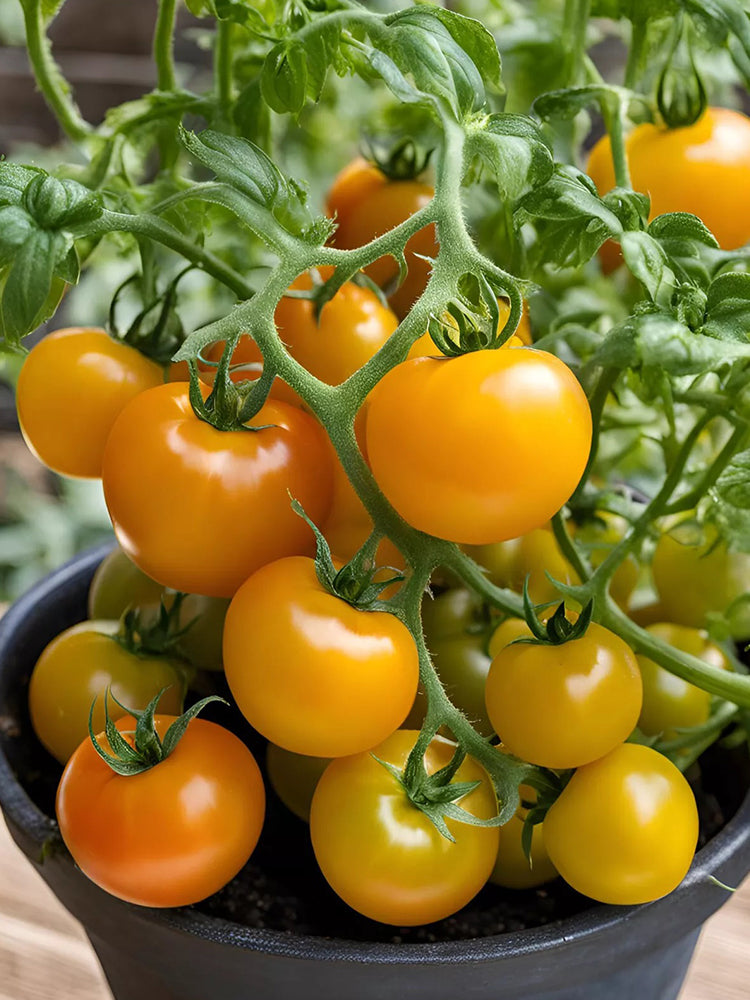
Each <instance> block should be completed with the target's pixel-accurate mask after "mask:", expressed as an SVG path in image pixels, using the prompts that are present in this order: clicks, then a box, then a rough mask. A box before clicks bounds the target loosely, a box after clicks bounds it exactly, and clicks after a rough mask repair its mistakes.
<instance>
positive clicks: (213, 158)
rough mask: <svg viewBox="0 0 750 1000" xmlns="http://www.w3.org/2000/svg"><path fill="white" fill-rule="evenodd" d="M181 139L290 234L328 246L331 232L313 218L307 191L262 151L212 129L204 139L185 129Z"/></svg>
mask: <svg viewBox="0 0 750 1000" xmlns="http://www.w3.org/2000/svg"><path fill="white" fill-rule="evenodd" d="M180 137H181V139H182V142H183V145H184V146H185V148H186V149H187V150H188V152H189V153H190V154H191V156H194V157H195V159H197V160H198V161H199V162H201V163H202V164H203V165H204V166H206V167H208V168H209V169H210V170H212V171H213V172H214V173H215V174H216V176H217V177H218V178H219V180H221V181H224V182H225V183H226V184H228V185H230V186H231V187H232V188H233V189H234V190H236V191H238V192H239V193H240V194H241V195H243V196H244V198H246V199H247V200H248V201H250V202H251V203H252V204H254V205H256V206H258V207H259V208H261V209H263V210H265V211H266V212H268V213H269V214H270V215H271V216H273V218H274V219H275V220H276V222H277V223H278V224H279V225H280V226H281V227H282V228H283V229H284V230H285V231H286V232H288V233H290V234H291V235H293V236H300V237H302V238H305V239H308V240H309V241H310V242H313V241H315V242H319V243H323V242H325V239H326V238H327V236H328V232H329V226H328V224H327V222H326V221H325V220H321V219H315V218H314V217H313V216H312V214H311V213H310V211H309V209H308V208H307V205H306V201H307V195H306V193H305V191H304V190H303V189H302V188H301V187H300V186H299V185H298V184H297V183H295V181H293V180H290V179H288V178H286V177H284V175H283V174H282V173H281V171H280V170H279V168H278V167H277V166H276V165H275V163H273V161H272V160H270V159H269V158H268V156H266V154H265V153H264V152H263V150H262V149H260V147H258V146H256V145H255V144H254V143H252V142H249V141H248V140H247V139H240V138H237V137H236V136H229V135H223V134H221V133H219V132H213V131H211V130H210V129H206V130H205V131H203V132H201V133H200V135H196V134H195V133H194V132H187V131H186V130H185V129H181V130H180Z"/></svg>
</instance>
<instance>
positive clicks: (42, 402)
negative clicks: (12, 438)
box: [16, 327, 164, 479]
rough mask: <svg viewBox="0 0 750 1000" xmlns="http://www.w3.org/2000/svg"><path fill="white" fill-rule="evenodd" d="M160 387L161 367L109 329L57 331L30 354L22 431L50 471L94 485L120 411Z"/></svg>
mask: <svg viewBox="0 0 750 1000" xmlns="http://www.w3.org/2000/svg"><path fill="white" fill-rule="evenodd" d="M163 381H164V372H163V369H162V368H161V367H160V366H159V365H157V364H156V363H155V362H154V361H150V360H149V359H148V358H146V357H144V356H143V355H142V354H141V353H140V352H139V351H137V350H135V348H133V347H129V346H128V345H127V344H123V343H121V342H118V341H116V340H113V339H112V337H110V336H108V335H107V334H106V333H105V332H104V330H99V329H90V328H87V327H71V328H69V329H65V330H57V331H56V332H55V333H51V334H49V335H48V336H47V337H45V338H44V339H43V340H41V341H39V343H38V344H36V346H35V347H33V348H32V349H31V351H30V352H29V355H28V357H27V358H26V361H25V362H24V365H23V368H22V369H21V374H20V375H19V377H18V385H17V387H16V404H17V406H18V420H19V423H20V425H21V431H22V432H23V436H24V438H25V439H26V443H27V444H28V446H29V448H30V449H31V450H32V451H33V452H34V454H35V455H36V456H37V458H39V459H40V460H41V461H42V462H44V464H45V465H46V466H48V467H49V468H50V469H53V470H54V471H55V472H59V473H60V474H61V475H63V476H72V477H76V478H82V479H96V478H98V477H99V476H101V474H102V456H103V454H104V447H105V444H106V442H107V435H108V434H109V431H110V429H111V427H112V425H113V424H114V422H115V420H116V419H117V416H118V415H119V413H120V412H121V411H122V409H123V408H124V407H125V405H126V404H127V403H129V402H130V400H131V399H133V398H134V397H135V396H137V395H138V394H139V393H141V392H143V391H144V390H146V389H150V388H152V387H153V386H156V385H159V384H160V383H162V382H163Z"/></svg>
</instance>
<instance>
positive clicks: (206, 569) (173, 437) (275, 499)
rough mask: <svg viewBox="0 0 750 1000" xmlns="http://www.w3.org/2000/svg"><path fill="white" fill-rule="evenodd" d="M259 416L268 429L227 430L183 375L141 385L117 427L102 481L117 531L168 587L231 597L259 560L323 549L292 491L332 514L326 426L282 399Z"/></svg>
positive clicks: (314, 512) (317, 513) (310, 507)
mask: <svg viewBox="0 0 750 1000" xmlns="http://www.w3.org/2000/svg"><path fill="white" fill-rule="evenodd" d="M206 391H207V390H206ZM253 425H254V426H255V427H258V428H261V429H259V430H255V431H250V430H241V431H219V430H216V428H214V427H212V426H211V425H210V424H207V423H205V422H204V421H201V420H199V419H198V418H197V417H196V416H195V414H194V412H193V409H192V407H191V405H190V400H189V398H188V391H187V388H186V386H185V385H183V384H180V383H175V384H167V385H162V386H159V387H158V388H156V389H151V390H150V391H149V392H145V393H142V394H141V395H140V396H139V397H138V398H137V399H135V400H133V402H132V403H131V404H130V405H129V406H127V407H126V408H125V410H123V412H122V414H121V415H120V417H119V418H118V420H117V422H116V423H115V426H114V427H113V428H112V433H111V434H110V436H109V440H108V442H107V448H106V451H105V455H104V466H103V483H104V496H105V499H106V501H107V506H108V508H109V513H110V517H111V518H112V523H113V525H114V529H115V534H116V535H117V537H118V540H119V542H120V545H121V546H122V548H123V549H124V551H125V552H126V553H127V555H128V556H129V557H130V558H131V559H132V560H133V562H134V563H136V565H137V566H138V567H139V568H140V569H142V570H143V572H145V573H146V574H147V575H148V576H150V577H152V578H153V579H155V580H158V581H159V583H162V584H164V586H166V587H171V588H172V589H173V590H182V591H185V592H186V593H191V594H203V595H205V596H209V597H232V595H233V594H234V593H235V591H236V590H237V589H238V588H239V586H240V585H241V584H242V583H243V582H244V580H246V579H247V577H248V576H250V574H251V573H253V572H254V571H255V570H256V569H258V568H259V567H260V566H263V565H265V564H266V563H268V562H271V561H272V560H274V559H278V558H281V557H282V556H286V555H290V554H292V553H298V552H312V551H313V550H314V539H313V534H312V532H311V531H310V529H309V527H308V526H307V525H306V524H305V523H304V521H303V520H302V518H300V517H299V516H298V515H297V514H295V513H294V511H293V510H292V508H291V504H290V499H289V497H290V494H291V496H293V497H295V498H296V499H297V500H299V502H300V503H301V504H302V506H303V507H304V508H305V510H306V511H307V514H308V516H309V517H310V518H312V520H314V521H315V522H317V523H320V522H322V521H323V519H324V518H325V516H326V514H327V511H328V507H329V504H330V501H331V476H332V473H331V465H330V452H329V446H328V442H327V439H326V437H325V434H324V433H323V431H322V429H321V428H320V426H319V425H318V424H317V423H316V421H315V420H313V418H312V417H310V416H309V415H308V414H306V413H303V412H302V411H301V410H298V409H296V408H295V407H293V406H289V405H288V404H286V403H281V402H277V401H275V400H269V401H268V402H267V403H266V404H265V405H264V406H263V408H262V409H261V410H260V412H259V413H258V414H257V415H256V417H255V418H254V419H253ZM202 532H203V533H204V534H202Z"/></svg>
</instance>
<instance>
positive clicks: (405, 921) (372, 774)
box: [310, 730, 499, 927]
mask: <svg viewBox="0 0 750 1000" xmlns="http://www.w3.org/2000/svg"><path fill="white" fill-rule="evenodd" d="M416 738H417V733H416V732H415V731H411V730H399V731H398V732H396V733H394V734H393V735H392V736H390V737H389V738H388V739H387V740H386V741H385V742H384V743H383V744H381V745H380V746H379V747H377V748H376V749H375V750H374V751H373V753H372V754H370V753H366V754H357V755H356V756H353V757H343V758H341V759H339V760H335V761H333V762H332V763H331V764H330V765H329V766H328V768H327V769H326V770H325V772H324V773H323V776H322V778H321V779H320V781H319V782H318V787H317V788H316V790H315V795H314V796H313V802H312V810H311V814H310V834H311V836H312V842H313V848H314V850H315V856H316V858H317V860H318V864H319V865H320V868H321V871H322V872H323V875H324V876H325V877H326V879H327V880H328V883H329V884H330V886H331V887H332V889H333V890H334V891H335V892H336V893H338V895H339V896H340V897H341V898H342V899H343V900H344V902H346V903H347V904H348V905H349V906H351V907H352V908H353V909H355V910H357V911H358V912H359V913H363V914H364V915H365V916H366V917H370V919H371V920H377V921H379V922H380V923H384V924H394V925H396V926H399V927H413V926H416V925H418V924H429V923H432V922H433V921H435V920H441V919H443V918H444V917H447V916H450V914H451V913H455V912H456V910H459V909H460V908H461V907H462V906H464V905H465V904H466V903H468V902H469V901H470V900H471V899H473V897H474V896H475V895H476V894H477V893H478V892H479V890H480V889H481V888H482V886H483V885H484V884H485V883H486V881H487V879H488V878H489V876H490V873H491V872H492V866H493V864H494V862H495V859H496V857H497V846H498V840H499V837H498V832H497V828H494V827H476V826H470V825H469V824H466V823H458V822H455V821H453V820H451V819H448V820H447V823H448V827H449V829H450V831H451V833H452V834H453V836H454V837H455V838H456V839H455V842H451V841H450V840H448V839H447V838H446V837H443V836H442V835H441V834H440V833H438V831H437V829H436V828H435V827H434V825H433V824H432V822H431V821H430V820H429V819H428V818H427V817H426V816H425V815H424V813H422V812H421V811H420V810H419V809H417V808H415V807H414V806H413V805H412V803H411V802H410V801H409V799H408V797H407V795H406V793H405V791H404V789H403V787H402V786H401V785H400V784H399V782H398V781H397V780H396V778H395V777H394V776H393V775H392V774H390V773H389V772H388V771H387V770H386V769H385V768H384V767H383V765H382V764H380V763H378V761H377V760H375V757H374V756H373V754H374V755H376V756H377V757H379V758H380V760H385V761H387V762H388V763H390V764H393V765H394V766H396V767H398V768H403V767H404V765H405V763H406V759H407V757H408V755H409V752H410V750H411V749H412V748H413V746H414V743H415V741H416ZM454 749H455V748H454V745H453V744H451V743H449V742H448V741H447V740H443V739H442V738H441V737H436V738H435V739H433V741H432V743H431V744H430V746H429V748H428V751H427V754H426V767H427V771H428V772H429V773H434V772H435V771H437V770H439V769H440V768H442V767H444V766H446V765H447V764H448V763H449V761H450V760H451V757H452V755H453V750H454ZM455 780H456V781H459V782H460V781H477V782H479V785H478V786H477V788H475V789H474V790H473V791H472V792H470V793H469V794H468V795H466V796H464V798H462V799H461V800H460V801H459V804H460V805H461V807H462V808H464V809H466V810H467V811H469V812H471V813H473V814H474V815H475V816H477V817H479V818H481V819H490V818H491V817H492V816H494V815H495V814H496V812H497V802H496V799H495V793H494V790H493V788H492V785H491V782H490V780H489V778H488V777H487V774H486V772H485V771H484V769H483V768H481V767H480V766H479V764H477V763H476V761H474V760H472V759H471V758H467V759H466V760H465V761H464V763H463V764H462V765H461V767H460V768H459V769H458V772H457V774H456V779H455Z"/></svg>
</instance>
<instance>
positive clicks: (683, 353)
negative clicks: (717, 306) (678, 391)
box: [637, 315, 750, 376]
mask: <svg viewBox="0 0 750 1000" xmlns="http://www.w3.org/2000/svg"><path fill="white" fill-rule="evenodd" d="M637 341H638V354H639V358H640V363H641V364H643V365H651V366H654V367H656V368H662V369H664V370H665V371H666V372H668V373H669V374H670V375H673V376H679V375H697V374H700V373H702V372H705V371H712V370H715V369H717V368H720V367H721V366H722V365H725V364H730V363H732V362H733V361H737V360H747V359H750V343H745V344H739V343H736V342H735V341H728V340H723V341H719V340H715V339H714V338H713V337H705V336H702V335H701V334H699V333H694V332H693V331H692V330H690V329H688V327H686V326H684V325H683V324H682V323H678V322H677V321H676V320H673V319H670V318H668V317H665V316H661V315H654V316H645V317H640V318H639V321H638V334H637Z"/></svg>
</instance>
